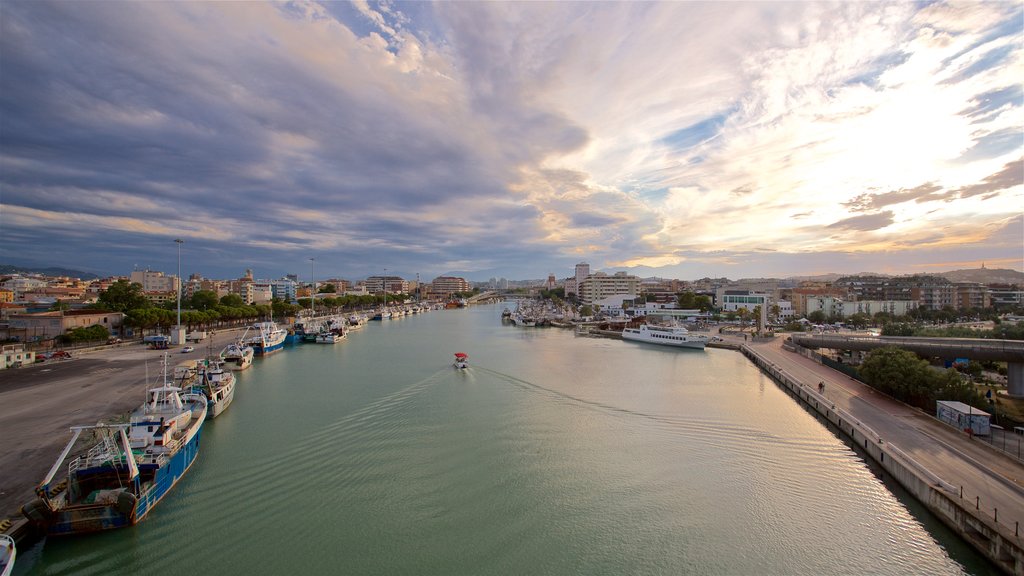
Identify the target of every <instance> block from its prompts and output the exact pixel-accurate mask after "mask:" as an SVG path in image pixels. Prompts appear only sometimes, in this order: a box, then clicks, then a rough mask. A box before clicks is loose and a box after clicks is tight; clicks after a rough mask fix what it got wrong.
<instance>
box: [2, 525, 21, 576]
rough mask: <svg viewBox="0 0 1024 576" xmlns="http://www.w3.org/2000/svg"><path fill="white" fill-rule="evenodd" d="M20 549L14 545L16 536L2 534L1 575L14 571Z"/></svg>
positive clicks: (4, 575)
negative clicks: (15, 559)
mask: <svg viewBox="0 0 1024 576" xmlns="http://www.w3.org/2000/svg"><path fill="white" fill-rule="evenodd" d="M17 555H18V549H17V548H16V547H15V546H14V538H11V537H10V536H8V535H7V534H0V576H11V572H13V571H14V558H15V557H16V556H17Z"/></svg>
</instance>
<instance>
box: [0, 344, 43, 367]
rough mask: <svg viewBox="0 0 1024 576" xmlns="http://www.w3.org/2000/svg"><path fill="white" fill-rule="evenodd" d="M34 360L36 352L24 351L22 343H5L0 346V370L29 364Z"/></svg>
mask: <svg viewBox="0 0 1024 576" xmlns="http://www.w3.org/2000/svg"><path fill="white" fill-rule="evenodd" d="M35 361H36V353H35V352H32V351H26V350H25V346H24V345H23V344H7V345H4V346H3V347H2V348H0V370H3V369H5V368H11V367H14V368H19V367H21V366H29V365H31V364H33V363H34V362H35Z"/></svg>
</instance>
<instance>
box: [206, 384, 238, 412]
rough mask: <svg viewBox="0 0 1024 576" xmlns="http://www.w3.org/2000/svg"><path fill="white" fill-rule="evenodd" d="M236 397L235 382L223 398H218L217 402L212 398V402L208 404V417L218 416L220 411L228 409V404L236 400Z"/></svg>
mask: <svg viewBox="0 0 1024 576" xmlns="http://www.w3.org/2000/svg"><path fill="white" fill-rule="evenodd" d="M234 399H235V386H234V384H232V385H231V388H230V389H228V391H227V393H226V394H225V395H224V397H223V398H221V399H220V400H218V401H216V402H214V401H212V400H211V401H210V403H209V404H207V410H206V417H207V418H216V417H217V416H220V413H221V412H223V411H225V410H227V409H228V406H230V405H231V401H232V400H234Z"/></svg>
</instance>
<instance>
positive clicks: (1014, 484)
mask: <svg viewBox="0 0 1024 576" xmlns="http://www.w3.org/2000/svg"><path fill="white" fill-rule="evenodd" d="M784 340H785V338H783V337H779V338H776V339H774V340H773V341H770V342H756V343H752V342H748V344H749V345H750V346H751V348H752V349H753V350H755V351H757V352H758V353H759V354H760V355H762V356H763V357H765V358H767V359H768V360H769V361H770V362H773V363H774V364H775V365H776V366H778V367H780V368H781V369H783V370H785V371H786V372H788V373H789V374H791V375H792V376H794V377H796V378H797V379H798V380H800V381H802V382H804V383H806V384H807V385H808V386H812V387H814V388H815V389H816V388H817V384H818V382H824V383H825V396H826V397H827V398H828V399H829V400H831V401H832V402H834V403H835V407H836V408H842V409H843V410H845V411H847V412H848V413H849V414H850V415H852V416H854V417H855V418H857V419H858V420H859V421H860V422H861V423H862V424H864V425H866V426H868V427H870V428H872V429H873V430H874V431H875V432H876V433H877V434H878V435H879V436H880V437H881V438H882V439H883V441H884V442H885V443H887V444H889V445H894V446H896V447H897V448H899V449H900V450H902V451H903V452H904V453H906V454H907V455H908V456H910V457H911V458H913V459H915V460H916V461H917V462H919V463H920V464H921V465H923V466H924V467H925V468H928V469H929V470H930V471H931V472H933V473H935V474H936V475H937V476H938V477H939V478H941V479H943V480H945V481H946V482H948V483H950V484H952V485H954V486H957V487H963V498H964V500H966V501H968V502H969V503H976V502H977V503H978V509H979V510H981V511H982V512H984V513H985V514H986V515H987V516H988V517H989V518H994V517H996V515H997V514H996V510H998V522H999V523H1000V524H1002V525H1004V526H1009V527H1010V529H1014V527H1015V524H1014V523H1015V522H1020V523H1021V524H1024V464H1022V463H1021V462H1020V461H1018V460H1016V459H1014V458H1012V457H1009V456H1006V455H1005V454H1003V453H1001V452H999V451H997V450H994V449H993V448H992V447H990V446H988V445H987V444H986V443H984V442H983V441H980V440H977V439H971V438H968V437H967V436H966V435H964V434H963V433H961V432H959V431H958V430H956V429H955V428H953V427H951V426H948V425H946V424H943V423H941V422H939V421H938V420H936V419H934V418H932V417H931V416H929V415H927V414H925V413H923V412H921V411H920V410H917V409H914V408H911V407H909V406H907V405H906V404H903V403H901V402H898V401H896V400H894V399H892V398H890V397H889V396H886V395H884V394H881V393H879V392H876V391H875V390H874V389H872V388H871V387H869V386H867V385H865V384H863V383H861V382H859V381H857V380H854V379H853V378H850V377H849V376H847V375H845V374H843V373H841V372H838V371H836V370H832V369H831V368H828V367H826V366H823V365H821V364H818V363H817V362H815V361H814V360H812V359H810V358H806V357H804V356H801V355H799V354H796V353H793V352H788V351H786V350H784V349H782V347H781V345H782V343H783V341H784Z"/></svg>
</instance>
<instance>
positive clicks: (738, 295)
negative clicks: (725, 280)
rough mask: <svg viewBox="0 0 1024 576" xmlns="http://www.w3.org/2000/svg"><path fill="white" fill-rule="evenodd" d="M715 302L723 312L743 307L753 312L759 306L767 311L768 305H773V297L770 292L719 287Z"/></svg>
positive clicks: (734, 310) (736, 310)
mask: <svg viewBox="0 0 1024 576" xmlns="http://www.w3.org/2000/svg"><path fill="white" fill-rule="evenodd" d="M715 304H716V305H717V306H718V307H719V308H721V309H722V311H723V312H738V311H739V310H740V309H742V308H746V309H747V311H749V312H753V311H754V308H757V307H758V306H761V308H762V309H764V310H766V311H767V309H768V307H769V306H771V305H772V297H771V295H770V294H764V293H761V292H751V291H750V290H735V289H729V288H719V289H718V291H717V292H716V294H715Z"/></svg>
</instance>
